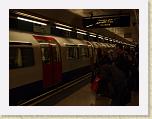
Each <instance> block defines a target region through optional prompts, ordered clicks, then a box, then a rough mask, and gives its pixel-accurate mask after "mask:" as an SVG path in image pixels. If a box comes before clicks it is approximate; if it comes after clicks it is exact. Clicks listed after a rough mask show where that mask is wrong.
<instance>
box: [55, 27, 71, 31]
mask: <svg viewBox="0 0 152 119" xmlns="http://www.w3.org/2000/svg"><path fill="white" fill-rule="evenodd" d="M56 28H57V29H61V30H65V31H72V30H71V29H66V28H63V27H59V26H56Z"/></svg>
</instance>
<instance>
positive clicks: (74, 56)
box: [67, 46, 78, 59]
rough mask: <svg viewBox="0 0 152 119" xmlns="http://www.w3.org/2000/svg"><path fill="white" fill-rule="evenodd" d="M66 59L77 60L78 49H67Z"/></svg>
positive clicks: (73, 47)
mask: <svg viewBox="0 0 152 119" xmlns="http://www.w3.org/2000/svg"><path fill="white" fill-rule="evenodd" d="M67 58H68V59H77V58H78V48H77V47H75V46H71V47H70V46H69V47H67Z"/></svg>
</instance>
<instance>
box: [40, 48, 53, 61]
mask: <svg viewBox="0 0 152 119" xmlns="http://www.w3.org/2000/svg"><path fill="white" fill-rule="evenodd" d="M41 51H42V62H43V63H44V64H50V58H51V57H50V49H49V47H42V48H41Z"/></svg>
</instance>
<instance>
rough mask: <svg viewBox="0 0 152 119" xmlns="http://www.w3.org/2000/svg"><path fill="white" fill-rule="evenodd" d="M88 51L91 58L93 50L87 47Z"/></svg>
mask: <svg viewBox="0 0 152 119" xmlns="http://www.w3.org/2000/svg"><path fill="white" fill-rule="evenodd" d="M88 49H89V57H92V56H93V49H92V47H88Z"/></svg>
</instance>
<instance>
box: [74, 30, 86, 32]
mask: <svg viewBox="0 0 152 119" xmlns="http://www.w3.org/2000/svg"><path fill="white" fill-rule="evenodd" d="M76 30H77V31H80V32H87V31H85V30H81V29H76Z"/></svg>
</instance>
